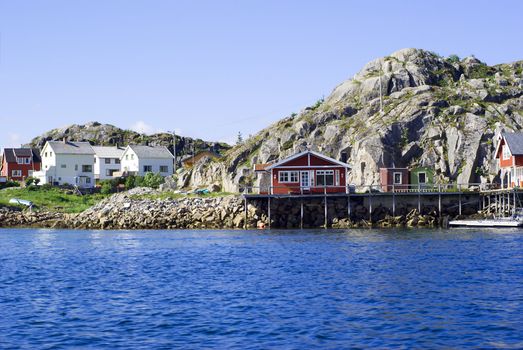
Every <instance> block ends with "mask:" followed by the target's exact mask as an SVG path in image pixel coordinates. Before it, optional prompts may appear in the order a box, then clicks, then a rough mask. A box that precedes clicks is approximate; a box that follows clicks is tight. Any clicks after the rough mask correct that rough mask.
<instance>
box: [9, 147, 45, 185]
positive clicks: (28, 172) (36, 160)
mask: <svg viewBox="0 0 523 350" xmlns="http://www.w3.org/2000/svg"><path fill="white" fill-rule="evenodd" d="M41 163H42V161H41V159H40V153H39V152H38V150H36V149H32V148H4V153H3V156H2V172H1V175H2V176H5V177H7V178H8V179H9V180H13V181H23V180H25V179H26V178H27V177H29V176H32V175H33V172H35V171H40V166H41Z"/></svg>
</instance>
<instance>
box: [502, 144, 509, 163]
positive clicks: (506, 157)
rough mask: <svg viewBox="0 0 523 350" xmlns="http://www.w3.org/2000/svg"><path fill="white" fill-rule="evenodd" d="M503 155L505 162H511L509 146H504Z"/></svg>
mask: <svg viewBox="0 0 523 350" xmlns="http://www.w3.org/2000/svg"><path fill="white" fill-rule="evenodd" d="M502 153H503V160H509V159H510V149H509V148H508V146H507V145H503V147H502Z"/></svg>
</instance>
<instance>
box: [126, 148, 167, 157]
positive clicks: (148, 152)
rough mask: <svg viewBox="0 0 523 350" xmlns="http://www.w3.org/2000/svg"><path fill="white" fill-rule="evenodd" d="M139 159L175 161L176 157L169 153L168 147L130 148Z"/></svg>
mask: <svg viewBox="0 0 523 350" xmlns="http://www.w3.org/2000/svg"><path fill="white" fill-rule="evenodd" d="M129 148H131V149H132V150H133V151H134V153H136V155H137V156H138V158H163V159H165V158H170V159H174V156H173V155H172V154H171V152H169V150H168V149H167V147H153V146H137V145H132V146H129Z"/></svg>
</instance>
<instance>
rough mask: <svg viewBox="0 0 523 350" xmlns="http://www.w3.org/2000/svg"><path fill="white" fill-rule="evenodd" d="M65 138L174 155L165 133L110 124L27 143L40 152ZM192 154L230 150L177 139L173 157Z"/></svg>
mask: <svg viewBox="0 0 523 350" xmlns="http://www.w3.org/2000/svg"><path fill="white" fill-rule="evenodd" d="M64 137H65V138H67V139H68V140H69V141H88V142H90V143H91V144H93V145H103V146H113V145H116V144H119V145H129V144H134V145H142V144H149V145H151V146H167V147H169V150H170V151H171V152H172V151H173V147H172V144H173V135H171V134H168V133H158V134H153V135H145V134H140V133H138V132H135V131H132V130H124V129H120V128H118V127H116V126H113V125H109V124H101V123H98V122H91V123H87V124H85V125H76V124H74V125H69V126H67V127H64V128H58V129H53V130H51V131H48V132H46V133H44V134H43V135H40V136H38V137H35V138H34V139H33V140H31V142H30V143H29V145H30V146H32V147H37V148H42V147H43V146H44V144H45V142H46V141H49V140H62V139H63V138H64ZM193 146H194V150H195V151H196V152H198V151H202V150H213V151H214V152H217V153H224V152H225V151H226V150H228V149H230V148H231V147H230V146H229V145H227V144H225V143H221V142H208V141H203V140H200V139H192V138H190V137H183V136H177V137H176V153H177V155H178V156H182V157H183V156H184V155H190V154H192V152H193Z"/></svg>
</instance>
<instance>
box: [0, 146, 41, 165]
mask: <svg viewBox="0 0 523 350" xmlns="http://www.w3.org/2000/svg"><path fill="white" fill-rule="evenodd" d="M4 155H5V159H6V161H7V162H8V163H16V158H17V157H32V158H33V162H34V163H40V162H41V161H42V159H41V158H40V152H39V151H38V150H37V149H35V148H33V149H31V148H4Z"/></svg>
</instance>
